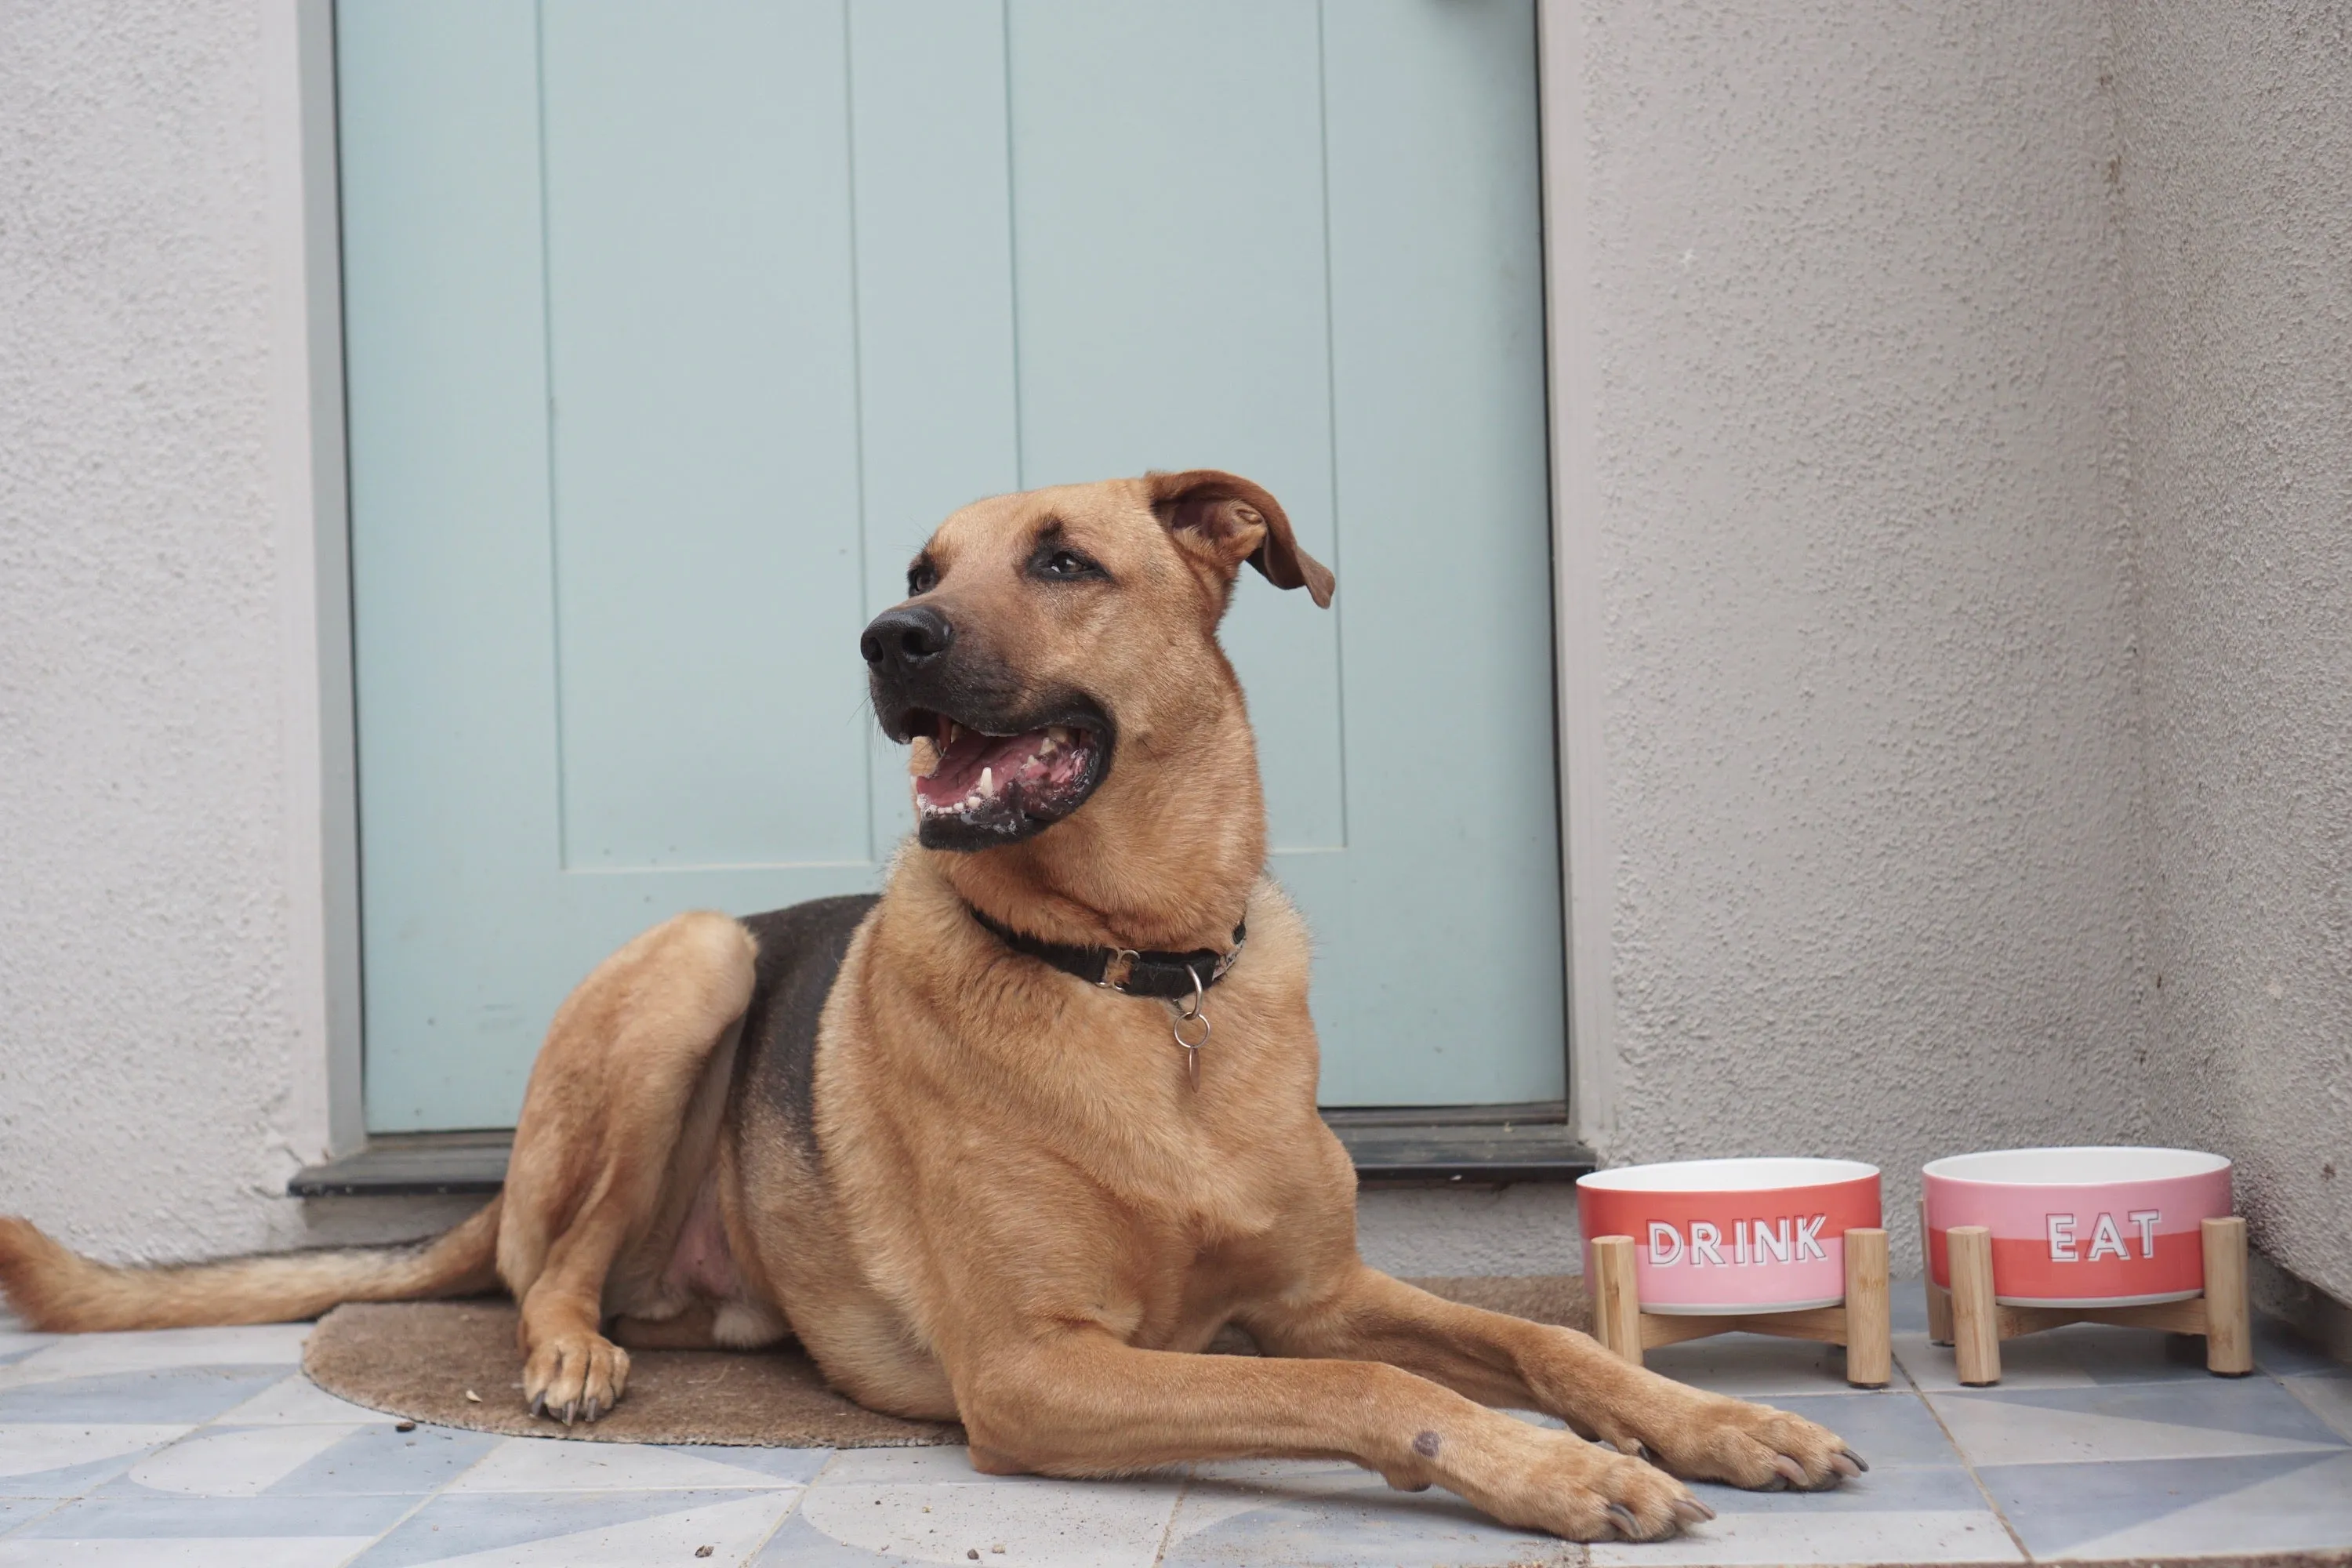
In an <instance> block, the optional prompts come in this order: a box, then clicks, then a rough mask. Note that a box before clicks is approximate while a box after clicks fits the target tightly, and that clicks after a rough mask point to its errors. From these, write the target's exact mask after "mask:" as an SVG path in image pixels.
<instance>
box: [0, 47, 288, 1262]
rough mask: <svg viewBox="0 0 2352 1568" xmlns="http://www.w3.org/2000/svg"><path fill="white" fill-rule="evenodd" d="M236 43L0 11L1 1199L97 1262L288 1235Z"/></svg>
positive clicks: (257, 332)
mask: <svg viewBox="0 0 2352 1568" xmlns="http://www.w3.org/2000/svg"><path fill="white" fill-rule="evenodd" d="M259 43H260V28H259V25H258V23H257V21H256V19H255V14H254V10H253V8H252V7H250V6H248V5H234V4H226V3H219V4H203V5H196V4H179V3H177V0H173V3H171V4H164V3H160V0H159V3H157V4H152V5H144V6H130V5H108V6H97V5H9V6H5V7H0V150H5V155H0V627H5V632H4V633H0V1208H5V1209H18V1210H22V1211H24V1212H26V1213H30V1214H33V1215H37V1216H38V1217H39V1218H41V1219H42V1220H43V1221H45V1222H47V1223H49V1224H52V1225H55V1226H58V1228H59V1229H61V1230H62V1231H63V1232H64V1233H65V1234H67V1235H68V1236H70V1237H73V1238H74V1239H75V1240H76V1241H78V1242H80V1243H83V1244H85V1245H89V1246H94V1247H99V1248H100V1249H101V1250H103V1251H106V1252H108V1253H110V1254H113V1255H118V1256H119V1255H125V1254H147V1255H157V1254H166V1255H168V1254H173V1253H185V1252H189V1251H197V1250H207V1249H219V1248H224V1247H246V1246H252V1245H257V1244H259V1243H261V1242H264V1241H267V1240H270V1239H273V1238H276V1237H281V1236H284V1235H287V1234H290V1233H292V1232H294V1231H297V1230H299V1226H297V1224H296V1216H295V1215H294V1214H293V1212H292V1211H293V1210H294V1209H295V1206H296V1205H292V1204H290V1203H288V1202H287V1201H286V1200H285V1199H284V1198H282V1197H280V1196H277V1195H276V1194H279V1193H282V1191H283V1187H284V1183H285V1178H286V1175H287V1173H288V1172H289V1170H290V1169H291V1168H292V1167H293V1165H294V1164H295V1163H297V1162H296V1160H295V1159H294V1157H293V1155H292V1153H291V1152H289V1149H288V1147H287V1136H288V1126H287V1119H286V1115H285V1109H286V1101H287V1099H288V1086H289V1084H290V1083H291V1082H292V1081H293V1079H294V1070H293V1065H292V1058H291V1055H290V1053H291V1052H292V1051H293V1050H294V1049H295V1048H296V1047H297V1045H298V1036H299V1031H298V1028H297V1026H296V1025H295V1023H294V1021H293V1019H292V1016H291V1015H290V1013H289V1008H288V1006H287V1001H286V992H287V984H288V977H287V973H286V962H287V953H288V950H289V935H288V931H287V908H286V899H285V880H286V829H285V821H286V812H287V803H286V799H285V786H286V781H285V778H284V766H283V758H282V747H281V744H280V733H279V724H280V706H281V700H282V696H281V694H282V690H283V683H282V665H281V658H282V653H281V649H280V647H279V639H278V629H279V621H278V584H277V581H276V577H275V571H276V564H275V562H274V559H273V542H272V541H273V517H274V513H273V510H272V507H271V505H270V501H269V497H268V467H267V458H266V453H265V445H266V419H267V409H266V402H267V397H266V392H265V385H264V383H265V377H266V374H267V369H268V366H267V356H268V332H267V329H266V322H265V315H266V311H267V309H268V267H267V265H266V258H265V255H264V249H265V237H264V214H265V205H266V200H265V189H264V186H265V183H266V159H265V149H264V146H263V137H262V127H261V102H262V88H261V80H260V76H259V67H258V59H257V56H258V53H259ZM310 1048H311V1049H314V1050H315V1049H316V1048H317V1047H316V1045H315V1044H312V1045H311V1046H310Z"/></svg>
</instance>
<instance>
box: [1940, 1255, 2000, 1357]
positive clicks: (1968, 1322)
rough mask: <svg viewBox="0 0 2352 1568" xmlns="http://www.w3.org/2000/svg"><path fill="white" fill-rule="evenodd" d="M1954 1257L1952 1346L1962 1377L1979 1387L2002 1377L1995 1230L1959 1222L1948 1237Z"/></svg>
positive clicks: (1952, 1272) (1952, 1269)
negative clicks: (1995, 1286) (1994, 1289)
mask: <svg viewBox="0 0 2352 1568" xmlns="http://www.w3.org/2000/svg"><path fill="white" fill-rule="evenodd" d="M1945 1243H1946V1247H1947V1250H1948V1253H1949V1255H1950V1258H1951V1275H1952V1350H1953V1359H1954V1360H1956V1361H1958V1363H1959V1374H1960V1381H1961V1382H1962V1383H1963V1384H1968V1385H1969V1386H1971V1387H1980V1386H1982V1385H1983V1384H1989V1383H1999V1382H2000V1323H1999V1321H1998V1320H1997V1318H1996V1315H1995V1311H1994V1306H1993V1299H1992V1232H1991V1231H1990V1230H1987V1229H1986V1228H1985V1227H1984V1226H1980V1225H1956V1226H1953V1227H1952V1228H1951V1230H1950V1231H1949V1232H1948V1234H1947V1235H1946V1237H1945Z"/></svg>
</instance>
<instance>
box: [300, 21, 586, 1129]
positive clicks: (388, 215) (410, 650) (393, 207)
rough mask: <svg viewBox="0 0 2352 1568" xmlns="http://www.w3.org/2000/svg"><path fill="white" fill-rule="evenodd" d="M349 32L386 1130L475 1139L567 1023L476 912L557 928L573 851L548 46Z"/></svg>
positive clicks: (370, 885)
mask: <svg viewBox="0 0 2352 1568" xmlns="http://www.w3.org/2000/svg"><path fill="white" fill-rule="evenodd" d="M336 32H337V40H336V41H337V51H338V56H339V61H340V73H339V74H340V79H339V83H338V91H339V95H340V99H341V104H340V113H341V147H342V195H343V225H344V236H345V239H344V290H345V299H346V308H345V322H346V334H347V337H346V348H345V355H346V363H347V367H348V369H347V374H348V376H349V387H350V411H351V483H352V583H353V604H352V621H353V635H354V638H355V642H356V647H355V650H354V655H355V658H354V663H355V671H356V681H357V688H358V689H357V701H358V719H359V744H360V761H361V767H362V785H361V788H362V803H361V812H362V868H361V891H362V940H363V942H364V953H365V963H366V977H367V988H366V998H365V1017H366V1029H367V1104H368V1118H369V1123H370V1125H371V1126H372V1127H379V1128H380V1127H385V1126H405V1125H415V1124H417V1123H416V1121H415V1119H416V1118H419V1117H422V1118H425V1119H426V1120H425V1121H424V1123H423V1124H425V1125H441V1126H453V1125H454V1126H464V1125H467V1124H469V1123H468V1121H467V1120H465V1119H467V1118H478V1117H484V1116H488V1117H490V1118H492V1119H493V1120H494V1119H495V1116H496V1114H497V1109H498V1108H500V1107H503V1106H505V1105H507V1104H509V1103H510V1102H511V1101H513V1100H515V1099H516V1098H517V1097H518V1096H519V1094H520V1085H521V1073H522V1070H523V1068H525V1067H527V1065H528V1064H529V1061H530V1053H531V1050H532V1048H533V1047H535V1046H536V1044H537V1042H538V1039H539V1035H540V1032H541V1030H543V1029H544V1028H545V1027H546V1026H547V1016H546V1014H545V1012H544V1011H542V1010H541V1009H540V1008H538V1007H537V1006H535V1005H531V1004H533V1003H535V1002H536V1001H537V1000H538V998H537V996H536V994H534V992H533V988H532V986H531V984H530V980H531V975H530V973H529V972H530V967H531V964H532V963H533V961H534V960H535V959H536V958H537V957H538V952H537V950H536V947H535V944H525V946H524V947H523V949H522V951H520V952H518V951H516V950H515V949H514V948H512V947H511V946H507V945H499V944H485V943H483V942H479V941H478V940H476V937H477V931H476V928H475V926H474V925H472V924H471V923H469V922H468V921H465V920H453V919H451V918H449V917H450V915H451V912H452V911H454V910H468V911H473V912H474V913H475V914H476V915H478V916H481V917H484V918H486V920H487V922H488V924H489V926H490V927H491V929H497V928H498V927H499V926H501V925H505V924H507V923H508V922H509V921H520V922H525V923H526V926H527V924H528V922H530V921H543V919H544V916H543V914H541V911H540V909H539V905H540V904H541V901H542V900H543V899H544V896H545V893H546V891H547V876H546V868H548V867H549V866H551V865H552V864H553V862H554V859H555V857H556V854H557V852H558V842H557V836H558V826H557V821H556V812H555V788H554V785H555V640H554V636H553V627H552V625H551V605H550V600H549V595H548V573H549V555H548V528H547V523H548V512H547V447H546V408H547V386H546V383H545V379H544V374H543V372H544V366H545V364H546V346H545V342H544V341H543V339H542V337H541V323H542V321H543V310H542V301H541V291H540V280H541V269H540V205H539V89H538V67H537V59H536V56H537V38H536V29H535V24H534V19H533V7H532V6H531V5H530V4H529V3H528V0H344V4H342V5H341V6H339V7H338V12H337V26H336ZM449 1118H457V1119H458V1120H455V1121H452V1120H448V1119H449ZM471 1124H474V1125H480V1124H482V1123H481V1122H480V1121H473V1122H471Z"/></svg>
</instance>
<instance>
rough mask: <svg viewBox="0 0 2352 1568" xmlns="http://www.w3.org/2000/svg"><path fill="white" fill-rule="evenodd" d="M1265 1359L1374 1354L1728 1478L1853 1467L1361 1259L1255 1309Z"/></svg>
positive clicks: (1566, 1333)
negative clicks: (1327, 1284) (1323, 1288)
mask: <svg viewBox="0 0 2352 1568" xmlns="http://www.w3.org/2000/svg"><path fill="white" fill-rule="evenodd" d="M1246 1326H1247V1327H1248V1328H1249V1330H1250V1331H1251V1333H1252V1334H1253V1335H1254V1336H1255V1338H1256V1339H1257V1341H1258V1342H1259V1343H1260V1345H1262V1346H1263V1347H1264V1348H1265V1350H1266V1351H1267V1352H1270V1353H1272V1354H1275V1355H1288V1356H1333V1357H1344V1358H1347V1359H1349V1360H1360V1361H1381V1362H1386V1363H1390V1364H1391V1365H1394V1366H1399V1367H1402V1368H1405V1369H1406V1370H1408V1371H1411V1372H1414V1373H1419V1374H1421V1375H1422V1376H1423V1377H1426V1378H1429V1379H1432V1380H1433V1381H1434V1382H1437V1383H1442V1384H1444V1385H1445V1386H1447V1387H1448V1388H1452V1389H1455V1390H1457V1391H1459V1392H1460V1393H1462V1394H1465V1395H1467V1396H1468V1397H1470V1398H1472V1399H1475V1400H1478V1401H1480V1402H1482V1403H1484V1404H1488V1405H1507V1406H1511V1407H1514V1408H1518V1409H1533V1410H1541V1411H1544V1412H1547V1413H1548V1414H1550V1415H1557V1416H1559V1417H1560V1418H1561V1419H1562V1420H1564V1421H1567V1422H1568V1423H1570V1425H1571V1426H1575V1427H1576V1428H1577V1430H1579V1431H1580V1432H1585V1433H1588V1434H1591V1436H1597V1437H1601V1438H1604V1439H1606V1440H1608V1441H1609V1442H1610V1443H1612V1445H1614V1446H1615V1447H1618V1448H1621V1449H1624V1450H1626V1451H1627V1452H1633V1451H1635V1449H1634V1445H1636V1444H1639V1445H1641V1447H1643V1448H1646V1449H1647V1450H1648V1451H1649V1452H1650V1453H1651V1454H1652V1455H1653V1456H1654V1457H1655V1458H1657V1460H1658V1461H1659V1463H1661V1464H1663V1465H1664V1466H1665V1467H1666V1468H1668V1469H1670V1470H1672V1471H1674V1472H1675V1474H1676V1475H1679V1476H1686V1477H1689V1478H1691V1479H1698V1480H1720V1481H1729V1482H1731V1483H1732V1484H1733V1485H1735V1486H1742V1487H1759V1488H1767V1489H1776V1488H1780V1487H1789V1486H1793V1487H1801V1488H1812V1487H1824V1486H1834V1485H1836V1484H1837V1482H1838V1481H1839V1480H1840V1479H1842V1478H1844V1477H1849V1476H1854V1475H1858V1474H1860V1473H1861V1469H1862V1467H1861V1464H1860V1461H1859V1460H1858V1459H1857V1458H1855V1457H1854V1456H1853V1454H1851V1453H1850V1452H1848V1450H1847V1448H1846V1447H1845V1445H1844V1444H1843V1442H1841V1441H1840V1440H1839V1439H1838V1437H1837V1435H1836V1434H1834V1433H1832V1432H1831V1431H1829V1430H1828V1429H1827V1428H1825V1427H1822V1426H1816V1425H1815V1424H1814V1423H1812V1422H1811V1421H1807V1420H1805V1419H1804V1418H1803V1417H1801V1416H1797V1415H1789V1414H1788V1413H1787V1412H1785V1411H1780V1410H1774V1409H1772V1408H1770V1407H1769V1406H1768V1405H1750V1404H1748V1403H1747V1402H1746V1401H1745V1400H1738V1399H1732V1398H1728V1397H1727V1396H1725V1395H1723V1394H1709V1393H1706V1392H1705V1391H1704V1390H1701V1389H1696V1388H1692V1387H1690V1386H1688V1385H1687V1384H1679V1383H1676V1382H1675V1381H1674V1380H1673V1379H1671V1378H1665V1377H1661V1376H1659V1375H1658V1374H1657V1373H1654V1372H1649V1371H1645V1370H1643V1368H1641V1367H1637V1366H1630V1365H1628V1364H1627V1363H1624V1362H1622V1361H1620V1360H1618V1359H1617V1358H1616V1357H1615V1356H1613V1355H1612V1354H1610V1353H1609V1352H1607V1351H1605V1350H1603V1349H1601V1345H1600V1343H1599V1342H1597V1341H1595V1340H1594V1339H1592V1338H1591V1336H1590V1335H1588V1334H1580V1333H1578V1332H1577V1331H1575V1330H1573V1329H1561V1328H1554V1327H1551V1326H1549V1325H1547V1324H1543V1323H1531V1322H1528V1321H1527V1320H1526V1319H1524V1318H1514V1317H1510V1316H1507V1314H1504V1313H1501V1312H1488V1311H1482V1310H1479V1309H1477V1308H1475V1307H1465V1306H1462V1305H1461V1304H1459V1303H1457V1302H1454V1301H1448V1300H1444V1299H1443V1298H1441V1297H1437V1296H1433V1295H1431V1294H1429V1293H1428V1292H1427V1291H1425V1290H1420V1289H1414V1288H1413V1287H1412V1286H1410V1285H1407V1284H1405V1283H1404V1282H1403V1281H1402V1280H1401V1279H1391V1278H1389V1277H1388V1276H1387V1275H1385V1274H1382V1273H1380V1272H1379V1271H1378V1270H1375V1269H1371V1268H1363V1267H1361V1266H1360V1265H1359V1266H1358V1267H1357V1268H1356V1269H1355V1270H1353V1271H1352V1272H1351V1273H1349V1275H1348V1276H1347V1277H1346V1278H1345V1279H1341V1280H1339V1281H1338V1282H1337V1283H1336V1284H1335V1286H1334V1287H1333V1289H1330V1290H1329V1291H1328V1292H1326V1293H1324V1294H1323V1295H1322V1296H1321V1297H1319V1298H1318V1299H1317V1300H1314V1301H1313V1302H1312V1303H1311V1304H1307V1305H1304V1306H1283V1307H1278V1308H1276V1309H1273V1310H1263V1311H1261V1312H1260V1313H1258V1314H1254V1315H1253V1316H1252V1317H1251V1319H1250V1320H1249V1321H1248V1322H1247V1325H1246Z"/></svg>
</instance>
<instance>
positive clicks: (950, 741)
mask: <svg viewBox="0 0 2352 1568" xmlns="http://www.w3.org/2000/svg"><path fill="white" fill-rule="evenodd" d="M947 723H948V738H947V739H946V740H945V741H942V742H940V744H941V745H945V746H952V745H954V744H955V743H956V742H957V741H958V740H960V739H961V738H962V735H963V726H962V725H961V724H959V723H957V722H956V721H954V720H952V719H950V720H949V721H947Z"/></svg>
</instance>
